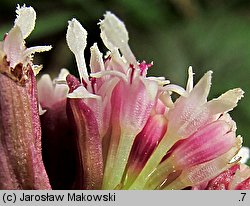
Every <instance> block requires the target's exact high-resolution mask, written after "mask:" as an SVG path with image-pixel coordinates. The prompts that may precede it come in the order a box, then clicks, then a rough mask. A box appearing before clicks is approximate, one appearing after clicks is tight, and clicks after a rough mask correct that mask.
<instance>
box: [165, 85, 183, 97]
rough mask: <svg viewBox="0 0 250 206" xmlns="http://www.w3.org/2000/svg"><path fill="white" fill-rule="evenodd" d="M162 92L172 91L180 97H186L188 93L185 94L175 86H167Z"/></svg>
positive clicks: (180, 88)
mask: <svg viewBox="0 0 250 206" xmlns="http://www.w3.org/2000/svg"><path fill="white" fill-rule="evenodd" d="M163 90H165V91H172V92H175V93H177V94H179V95H181V96H185V97H186V96H188V93H187V92H186V90H185V89H183V88H182V87H181V86H178V85H175V84H168V85H166V86H164V87H163Z"/></svg>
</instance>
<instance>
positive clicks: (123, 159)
mask: <svg viewBox="0 0 250 206" xmlns="http://www.w3.org/2000/svg"><path fill="white" fill-rule="evenodd" d="M134 137H135V135H134V134H131V133H126V132H123V131H122V132H121V137H120V142H119V146H118V149H117V153H116V156H115V159H113V161H112V162H109V164H113V167H112V171H110V172H109V174H107V175H109V176H108V179H106V180H105V182H104V183H105V184H104V189H114V188H116V187H117V186H118V185H119V184H120V183H121V180H122V177H123V173H124V170H125V167H126V164H127V161H128V158H129V154H130V150H131V148H132V145H133V142H134ZM108 161H110V160H108ZM107 163H108V162H107ZM109 169H110V168H109ZM105 173H106V171H105Z"/></svg>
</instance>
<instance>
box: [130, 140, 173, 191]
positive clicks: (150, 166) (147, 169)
mask: <svg viewBox="0 0 250 206" xmlns="http://www.w3.org/2000/svg"><path fill="white" fill-rule="evenodd" d="M176 141H177V138H170V137H169V135H165V136H164V137H163V139H162V140H161V142H160V143H159V145H158V147H157V148H156V150H155V151H154V152H153V154H152V155H151V157H150V158H149V160H148V162H147V163H146V165H145V166H144V168H143V170H142V171H141V173H140V174H139V176H138V177H137V179H136V180H135V181H134V183H133V184H132V185H131V187H130V188H129V189H131V190H141V189H143V188H144V186H145V184H146V183H147V181H148V180H149V178H150V174H151V173H152V172H153V171H154V170H155V168H156V167H157V166H158V164H159V163H160V162H161V160H162V158H163V157H164V156H165V155H166V153H167V151H168V150H169V149H170V148H171V147H172V146H173V145H174V144H175V142H176Z"/></svg>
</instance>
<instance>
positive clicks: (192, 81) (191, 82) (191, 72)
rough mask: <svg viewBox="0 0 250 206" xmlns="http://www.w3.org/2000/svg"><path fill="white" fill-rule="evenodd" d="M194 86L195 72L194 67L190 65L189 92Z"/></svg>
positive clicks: (187, 88)
mask: <svg viewBox="0 0 250 206" xmlns="http://www.w3.org/2000/svg"><path fill="white" fill-rule="evenodd" d="M193 87H194V73H193V68H192V67H191V66H189V68H188V81H187V87H186V90H187V92H188V93H190V92H191V91H192V89H193Z"/></svg>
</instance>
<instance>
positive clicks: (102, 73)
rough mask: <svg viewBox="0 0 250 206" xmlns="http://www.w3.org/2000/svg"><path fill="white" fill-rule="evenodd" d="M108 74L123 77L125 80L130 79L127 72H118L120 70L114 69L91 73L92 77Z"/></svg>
mask: <svg viewBox="0 0 250 206" xmlns="http://www.w3.org/2000/svg"><path fill="white" fill-rule="evenodd" d="M106 75H112V76H116V77H119V78H121V79H123V80H124V81H125V82H127V81H128V79H127V76H126V75H125V74H123V73H121V72H118V71H114V70H107V71H101V72H96V73H91V74H90V77H95V78H100V77H103V76H106Z"/></svg>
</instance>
